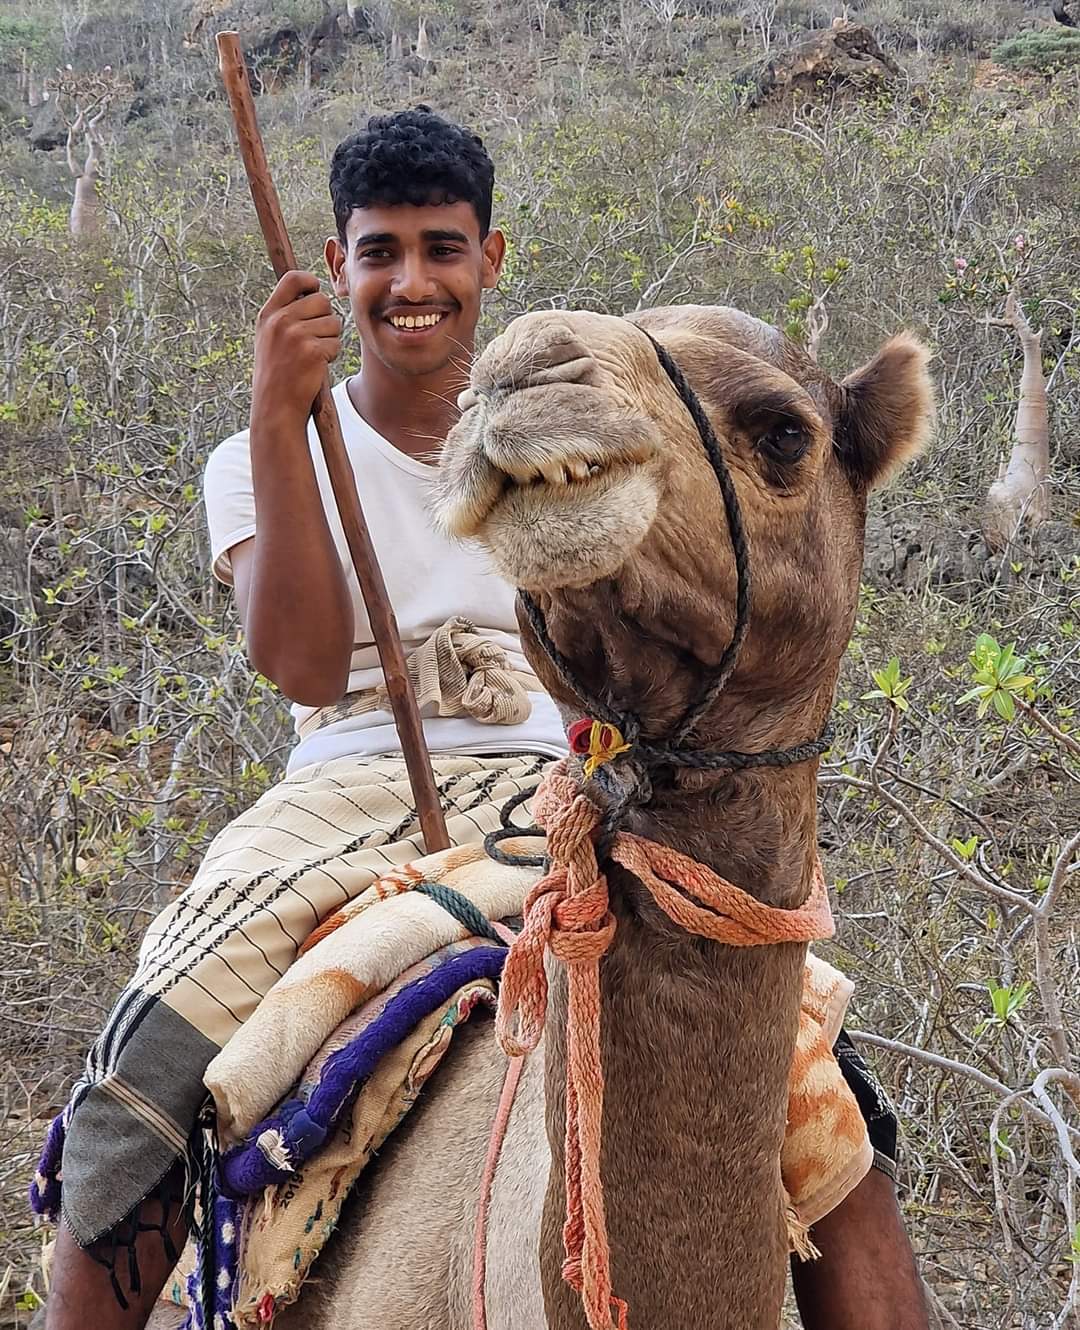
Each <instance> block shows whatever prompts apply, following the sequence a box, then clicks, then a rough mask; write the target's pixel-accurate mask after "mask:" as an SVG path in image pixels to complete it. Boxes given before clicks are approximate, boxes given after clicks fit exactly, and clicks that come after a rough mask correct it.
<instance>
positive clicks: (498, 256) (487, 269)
mask: <svg viewBox="0 0 1080 1330" xmlns="http://www.w3.org/2000/svg"><path fill="white" fill-rule="evenodd" d="M480 249H481V251H482V253H483V256H484V271H483V276H482V278H481V282H480V284H481V286H482V287H483V288H484V290H485V291H490V290H491V288H492V287H493V286H497V285H498V282H499V273H501V272H502V266H503V259H504V258H505V257H506V237H505V236H504V235H503V233H502V232H501V231H500V230H498V228H496V229H495V230H493V231H489V232H488V233H487V235H486V236H485V237H484V238H483V240H482V241H481V242H480Z"/></svg>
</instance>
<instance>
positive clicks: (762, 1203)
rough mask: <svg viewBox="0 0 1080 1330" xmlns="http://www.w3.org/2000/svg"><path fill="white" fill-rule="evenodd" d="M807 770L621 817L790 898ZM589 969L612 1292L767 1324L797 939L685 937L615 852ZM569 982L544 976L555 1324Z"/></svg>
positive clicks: (578, 1322)
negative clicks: (610, 932) (731, 941)
mask: <svg viewBox="0 0 1080 1330" xmlns="http://www.w3.org/2000/svg"><path fill="white" fill-rule="evenodd" d="M813 785H814V773H813V769H812V767H801V768H792V769H791V770H789V771H781V772H769V773H754V774H749V773H748V774H746V775H743V776H740V777H738V778H733V779H730V780H728V781H726V782H724V783H723V784H721V785H719V786H717V787H715V788H713V789H712V790H710V791H708V792H698V793H697V794H688V793H685V792H683V793H673V794H671V795H668V796H665V795H663V794H661V795H659V796H658V797H657V798H656V799H655V801H654V803H653V804H652V805H651V806H650V809H649V810H648V812H639V813H638V814H637V815H636V816H635V817H634V818H633V819H632V820H631V823H630V825H631V829H633V830H634V831H636V832H638V833H639V834H642V835H645V836H648V837H649V838H651V839H655V840H660V841H662V842H663V843H664V844H667V845H670V846H672V847H673V848H675V849H678V850H681V851H683V852H684V853H686V854H689V855H691V856H692V857H694V858H696V859H699V860H702V861H704V862H707V863H708V864H709V866H710V867H712V868H714V869H715V870H716V871H717V872H719V873H720V874H721V875H723V876H725V877H727V878H729V879H730V880H731V881H733V882H734V883H735V884H736V885H738V886H741V887H743V888H744V889H746V890H749V891H750V892H751V893H752V894H753V895H754V896H756V897H758V898H759V899H762V900H766V901H768V902H770V903H773V904H777V905H782V906H794V905H797V904H799V903H801V901H802V899H803V898H804V897H805V895H806V892H807V890H808V888H809V883H810V871H811V866H812V862H813V855H814V852H815V847H814V826H813V806H814V805H813ZM608 881H609V887H610V893H611V899H612V908H613V910H614V912H615V914H616V917H617V919H618V927H617V930H616V935H615V940H614V943H613V945H612V949H611V951H610V952H609V953H608V955H607V956H606V957H605V958H604V961H603V962H602V967H601V991H602V1003H601V1005H602V1011H601V1030H602V1045H603V1059H604V1068H603V1070H604V1079H605V1082H606V1086H605V1092H604V1119H603V1134H604V1140H603V1159H602V1176H603V1182H604V1192H605V1205H606V1210H607V1225H608V1233H609V1237H610V1241H611V1252H612V1274H613V1283H614V1288H615V1292H616V1293H617V1294H618V1295H619V1296H622V1297H625V1298H626V1299H627V1300H628V1301H629V1302H630V1305H631V1324H632V1325H633V1327H634V1330H662V1328H663V1330H667V1328H668V1327H670V1326H674V1325H693V1326H695V1327H697V1328H698V1330H736V1328H738V1330H746V1327H749V1326H753V1327H755V1330H758V1328H759V1327H760V1330H765V1328H766V1327H772V1326H774V1325H777V1324H779V1317H780V1307H781V1303H782V1298H783V1289H784V1278H785V1270H786V1229H785V1223H784V1213H783V1203H782V1193H781V1188H780V1177H779V1154H780V1146H781V1142H782V1139H783V1132H784V1120H785V1110H786V1105H787V1081H788V1069H789V1067H790V1064H791V1056H792V1051H793V1045H794V1039H795V1032H796V1025H797V1019H798V1003H799V996H800V992H801V975H802V966H803V957H804V955H805V949H804V948H803V947H802V946H799V945H795V944H787V945H784V946H774V947H758V948H732V947H727V946H723V945H720V944H717V943H712V942H706V941H703V940H702V939H699V938H693V937H691V936H689V935H688V934H686V933H684V932H682V931H681V930H680V929H679V928H678V927H677V926H675V925H674V924H672V923H671V922H670V921H669V920H668V919H667V918H666V916H664V915H662V914H661V913H660V911H659V910H658V908H657V907H656V906H655V905H654V904H653V903H652V901H651V900H650V899H648V898H646V897H645V894H644V890H643V888H642V887H641V886H640V884H639V883H637V882H636V881H635V880H634V879H632V878H631V877H630V876H629V875H628V874H627V873H625V872H624V871H623V870H621V869H619V868H618V867H617V866H616V867H612V868H610V870H609V872H608ZM565 1021H566V989H565V984H564V982H563V980H562V976H561V975H558V976H556V979H555V983H554V984H553V992H552V1001H551V1006H550V1014H549V1025H548V1030H547V1034H546V1045H547V1049H548V1062H547V1073H548V1075H547V1094H548V1106H549V1108H548V1130H549V1136H550V1137H551V1144H552V1152H553V1157H554V1167H553V1170H552V1183H551V1186H550V1187H549V1193H548V1205H547V1212H546V1215H545V1227H544V1241H543V1247H542V1257H543V1260H542V1264H543V1266H544V1286H545V1293H546V1295H547V1298H548V1305H549V1325H550V1326H551V1327H552V1330H581V1327H582V1326H583V1325H584V1324H585V1322H584V1319H583V1316H582V1312H581V1307H580V1302H579V1300H578V1299H577V1298H576V1297H575V1296H574V1295H572V1294H570V1293H569V1292H568V1291H567V1290H565V1289H564V1288H562V1287H561V1281H560V1277H559V1275H560V1270H559V1267H560V1262H561V1252H562V1245H561V1232H560V1231H559V1228H558V1221H559V1220H560V1219H561V1215H562V1213H563V1187H562V1170H563V1166H564V1165H563V1144H562V1135H563V1124H564V1116H563V1102H564V1098H563V1096H564V1090H565V1039H564V1036H563V1031H564V1030H565Z"/></svg>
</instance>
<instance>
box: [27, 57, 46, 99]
mask: <svg viewBox="0 0 1080 1330" xmlns="http://www.w3.org/2000/svg"><path fill="white" fill-rule="evenodd" d="M44 102H45V92H44V89H43V88H42V86H41V75H40V74H39V73H38V72H37V70H36V69H35V68H34V67H33V66H32V65H31V66H30V67H29V68H28V69H27V71H26V104H27V106H29V107H32V108H35V109H36V108H37V107H39V106H42V105H44Z"/></svg>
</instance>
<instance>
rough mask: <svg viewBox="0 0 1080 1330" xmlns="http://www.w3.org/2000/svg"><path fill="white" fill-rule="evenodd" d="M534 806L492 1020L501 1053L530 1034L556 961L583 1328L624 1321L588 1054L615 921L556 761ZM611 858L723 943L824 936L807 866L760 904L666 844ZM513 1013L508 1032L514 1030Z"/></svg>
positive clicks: (589, 825) (571, 1246)
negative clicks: (794, 887) (521, 912)
mask: <svg viewBox="0 0 1080 1330" xmlns="http://www.w3.org/2000/svg"><path fill="white" fill-rule="evenodd" d="M534 814H535V817H536V820H537V822H538V823H539V824H540V825H541V826H542V827H544V828H545V830H546V831H547V852H548V855H549V857H550V859H551V869H550V871H549V872H548V874H547V875H546V877H544V878H543V880H542V881H540V882H538V883H537V884H536V886H535V887H534V888H533V890H532V891H531V892H530V893H529V896H528V899H527V900H526V902H525V922H524V926H523V928H522V930H521V932H520V933H519V934H518V936H517V938H516V939H515V941H514V944H513V946H512V947H511V949H510V954H509V956H508V957H507V960H506V965H505V968H504V969H503V976H502V987H501V991H500V995H499V1011H498V1016H497V1019H496V1029H497V1031H498V1036H499V1042H500V1043H501V1044H502V1047H503V1050H504V1051H505V1052H506V1053H507V1054H508V1055H509V1056H511V1057H520V1056H522V1055H523V1054H525V1053H528V1052H531V1051H532V1050H533V1049H534V1048H535V1047H536V1045H537V1044H538V1043H539V1040H540V1036H541V1035H542V1034H543V1031H544V1019H545V1016H546V1014H547V977H546V975H545V972H544V953H545V951H547V950H550V951H551V953H552V955H554V956H556V957H558V959H559V960H561V961H562V962H563V964H564V965H565V966H566V971H567V980H568V988H569V1001H568V1010H567V1020H566V1223H565V1225H564V1227H563V1243H564V1245H565V1248H566V1260H565V1262H564V1264H563V1272H562V1273H563V1278H564V1279H565V1280H566V1282H567V1283H568V1284H569V1285H570V1286H571V1288H573V1289H574V1290H575V1291H576V1292H578V1293H580V1294H581V1298H582V1302H583V1303H584V1306H585V1316H586V1319H587V1320H588V1323H589V1326H590V1327H591V1330H610V1327H611V1326H612V1323H613V1321H612V1311H613V1309H614V1319H615V1323H616V1324H617V1326H618V1330H627V1305H626V1303H625V1302H624V1301H623V1300H622V1299H621V1298H616V1297H615V1296H614V1295H613V1294H612V1291H611V1257H610V1252H609V1250H608V1240H607V1224H606V1222H605V1219H604V1189H603V1183H602V1180H601V1177H600V1132H601V1122H602V1119H603V1106H604V1075H603V1068H602V1066H601V1061H600V958H601V957H602V956H603V955H604V953H605V952H606V951H607V950H608V948H609V947H610V946H611V940H612V938H613V937H614V935H615V918H614V916H613V915H612V913H611V910H610V909H609V905H608V888H607V879H606V878H605V877H604V875H603V873H601V872H600V868H599V865H598V864H597V861H596V850H595V848H594V845H593V832H594V831H595V829H596V827H597V825H598V824H599V822H600V818H601V812H600V810H599V809H598V808H597V807H596V805H595V804H593V803H592V802H591V801H590V800H589V799H588V798H587V797H586V796H585V794H583V793H582V790H581V788H580V786H579V785H578V783H577V782H576V781H575V780H574V779H573V778H572V777H571V776H570V775H568V774H567V763H566V762H565V761H563V762H560V763H558V765H557V766H555V767H553V768H552V770H551V772H550V773H549V774H548V776H547V777H546V778H545V780H544V781H543V783H542V784H541V786H540V788H539V790H538V791H537V794H536V800H535V804H534ZM610 853H611V857H612V858H613V859H614V860H615V861H616V862H617V863H619V864H621V865H622V866H623V867H624V868H626V869H628V870H629V871H630V872H631V873H633V874H634V876H635V877H636V878H637V879H638V880H639V881H640V882H641V883H642V885H643V886H644V887H645V888H646V889H647V890H648V891H649V893H650V895H651V896H652V897H653V899H654V900H655V901H656V903H657V905H659V906H660V908H661V909H662V910H663V911H664V912H665V913H666V914H667V915H668V916H669V917H670V918H671V919H673V920H674V921H675V922H676V923H677V924H679V925H681V926H682V927H683V928H685V929H686V930H687V931H688V932H690V933H696V934H697V935H698V936H699V937H707V938H711V939H713V940H714V941H716V942H725V943H727V944H728V945H729V946H734V947H755V946H762V945H765V944H767V943H776V942H809V941H811V940H812V939H814V938H822V937H831V936H832V933H833V920H832V913H831V911H830V909H829V901H828V896H827V895H826V891H825V881H824V878H823V877H822V874H821V867H820V865H818V866H817V867H816V868H815V871H814V880H813V885H812V886H811V889H810V895H809V896H808V897H807V899H806V901H805V902H804V903H803V904H802V905H801V906H800V907H799V908H798V909H796V910H780V909H776V908H774V907H773V906H770V905H764V904H762V902H761V901H758V900H755V899H754V897H753V896H750V895H748V894H747V893H746V892H745V891H742V890H740V888H738V887H736V886H733V885H732V884H731V883H730V882H726V881H725V880H724V879H723V878H722V877H718V876H717V875H716V874H715V873H713V872H711V871H710V870H709V869H708V868H706V867H705V866H704V865H703V864H699V863H697V862H696V861H695V860H693V859H690V858H688V857H687V856H686V855H683V854H679V853H678V852H677V851H676V850H671V849H668V848H667V847H666V846H663V845H658V844H657V843H656V842H655V841H649V840H644V839H642V838H641V837H640V836H633V835H630V834H629V833H627V832H620V833H619V834H618V835H617V836H616V837H615V839H614V843H613V845H612V848H611V851H610ZM515 1016H516V1018H517V1020H516V1029H515V1028H514V1027H515Z"/></svg>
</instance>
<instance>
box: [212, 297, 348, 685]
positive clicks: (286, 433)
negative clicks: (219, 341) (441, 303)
mask: <svg viewBox="0 0 1080 1330" xmlns="http://www.w3.org/2000/svg"><path fill="white" fill-rule="evenodd" d="M340 349H341V321H340V319H339V318H338V317H337V315H336V314H334V312H333V308H332V306H331V304H330V301H329V299H328V298H327V297H326V296H325V295H323V294H322V293H321V292H320V291H319V283H318V279H317V278H316V277H315V276H314V275H313V274H312V273H300V272H292V273H286V275H285V276H284V277H283V278H282V279H281V281H280V282H278V284H277V286H276V287H275V289H274V293H273V295H271V297H270V299H269V300H268V301H267V303H266V304H265V305H264V306H263V309H262V311H261V312H260V314H259V320H258V324H257V327H256V335H255V375H254V382H253V385H252V401H251V473H252V484H253V487H254V490H255V523H256V525H255V535H254V536H252V537H251V538H250V539H249V540H245V541H242V542H241V543H240V544H239V545H236V546H235V547H234V548H233V549H232V551H231V559H232V568H233V584H234V586H235V588H236V599H237V605H238V607H239V610H240V617H241V621H242V622H243V625H244V632H245V634H246V636H247V646H248V657H249V659H250V660H251V663H252V665H253V666H254V667H255V668H256V669H257V670H258V671H259V673H260V674H264V675H266V677H267V678H268V679H272V680H273V681H274V683H276V684H277V686H278V687H279V688H280V689H281V691H282V692H283V693H284V694H285V695H286V697H288V698H291V699H292V701H294V702H300V703H302V704H303V705H305V706H327V705H329V704H330V703H332V702H336V701H337V700H338V699H339V698H340V697H341V695H342V694H343V693H344V691H345V688H346V684H347V682H348V677H349V661H350V657H351V654H352V645H353V614H352V601H351V599H350V596H349V589H348V584H347V582H346V580H345V572H344V569H343V568H342V565H341V558H340V555H339V554H338V552H337V549H336V547H335V545H334V540H333V537H332V536H331V534H330V528H329V526H328V525H327V521H326V513H325V511H324V509H323V504H322V498H321V496H320V494H319V487H318V483H317V481H316V479H315V471H314V468H313V466H312V461H311V453H310V450H309V446H308V438H307V422H308V415H309V413H310V410H311V404H312V402H313V401H314V399H315V394H316V392H317V391H318V388H319V384H320V383H321V382H322V375H323V371H324V370H325V368H326V365H327V364H328V363H329V362H330V361H332V360H333V359H334V358H335V357H336V356H337V354H338V352H339V351H340Z"/></svg>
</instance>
